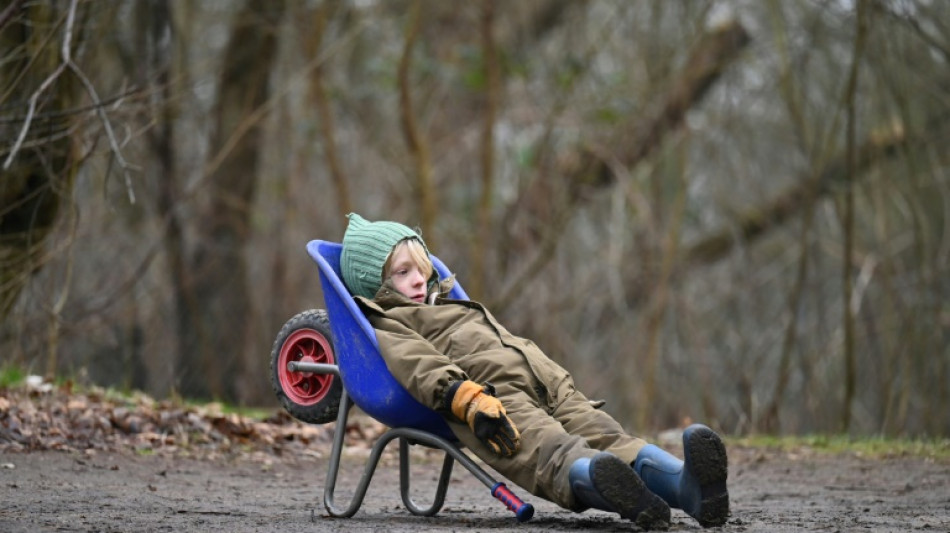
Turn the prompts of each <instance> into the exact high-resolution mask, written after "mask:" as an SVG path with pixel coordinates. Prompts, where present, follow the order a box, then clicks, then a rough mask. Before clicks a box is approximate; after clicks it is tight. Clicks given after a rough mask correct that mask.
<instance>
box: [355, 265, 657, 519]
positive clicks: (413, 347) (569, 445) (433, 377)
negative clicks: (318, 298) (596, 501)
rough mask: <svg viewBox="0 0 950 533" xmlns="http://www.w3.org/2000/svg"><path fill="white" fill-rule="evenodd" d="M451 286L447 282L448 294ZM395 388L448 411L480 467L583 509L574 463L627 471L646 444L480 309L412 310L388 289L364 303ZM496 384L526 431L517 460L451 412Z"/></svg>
mask: <svg viewBox="0 0 950 533" xmlns="http://www.w3.org/2000/svg"><path fill="white" fill-rule="evenodd" d="M452 283H453V280H451V279H449V280H447V281H445V282H443V283H442V286H441V288H440V294H442V295H446V294H447V293H448V289H449V288H451V284H452ZM356 299H357V301H358V303H359V305H360V307H361V308H362V310H363V312H364V313H365V314H366V317H367V319H368V320H369V322H370V324H372V326H373V328H374V329H375V330H376V338H377V341H378V342H379V347H380V353H381V354H382V356H383V359H384V360H385V362H386V366H387V368H388V369H389V371H390V372H391V373H392V374H393V376H394V377H395V378H396V380H397V381H398V382H399V383H400V384H401V385H402V386H403V387H405V388H406V390H407V391H408V392H409V394H410V395H412V396H413V397H414V398H415V399H416V400H418V401H419V402H420V403H422V404H424V405H427V406H429V407H430V408H432V409H434V410H436V411H439V412H441V413H442V414H443V415H444V416H445V417H446V420H447V422H448V424H449V427H450V428H451V430H452V432H453V433H454V434H455V436H456V437H457V438H458V439H459V441H461V442H462V444H464V445H465V446H466V447H468V448H469V449H470V450H472V451H473V452H474V453H475V454H476V455H477V456H478V457H479V458H481V459H482V460H483V461H485V462H486V463H488V464H489V465H490V466H491V467H492V468H494V469H495V470H497V471H498V472H500V473H501V474H502V475H504V476H505V477H507V478H508V479H510V480H511V481H513V482H515V483H517V484H518V485H520V486H521V487H523V488H524V489H525V490H528V491H530V492H531V493H532V494H535V495H538V496H541V497H544V498H547V499H549V500H551V501H553V502H555V503H557V504H559V505H561V506H563V507H566V508H569V509H575V510H580V508H579V507H577V504H576V503H575V502H574V498H573V495H572V493H571V490H570V487H569V483H568V477H567V476H568V470H569V469H570V466H571V464H573V462H574V461H575V460H576V459H579V458H581V457H592V456H593V455H594V454H596V453H597V452H598V451H601V450H604V451H610V452H613V453H614V454H615V455H617V456H618V457H620V458H621V459H623V460H624V461H626V462H628V463H632V462H633V461H634V459H635V458H636V455H637V453H638V452H639V450H640V448H642V447H643V446H644V445H645V444H646V443H645V442H644V441H643V440H641V439H639V438H635V437H631V436H629V435H627V434H626V433H625V432H624V431H623V428H622V427H621V426H620V424H619V423H617V422H616V421H615V420H614V419H613V418H612V417H610V416H609V415H607V414H606V413H605V412H603V411H600V410H598V409H595V408H594V407H593V406H592V405H591V402H590V401H589V400H588V399H587V398H586V397H585V396H584V395H583V394H581V393H580V392H578V391H577V390H576V389H575V387H574V380H573V379H572V378H571V376H570V374H569V373H568V372H567V371H566V370H565V369H564V368H562V367H561V366H560V365H558V364H557V363H555V362H554V361H552V360H551V359H549V358H548V357H547V356H546V355H545V354H544V353H543V352H542V351H541V350H540V349H539V348H538V347H537V345H535V344H534V343H533V342H531V341H530V340H527V339H524V338H521V337H518V336H516V335H513V334H511V333H510V332H509V331H508V330H507V329H506V328H505V327H504V326H502V325H501V324H500V323H499V322H498V321H497V320H496V319H495V318H494V316H492V314H491V313H489V312H488V310H487V309H485V308H484V306H482V305H481V304H479V303H477V302H473V301H468V300H452V299H448V298H444V297H441V296H440V297H438V298H437V299H436V301H435V305H427V304H420V303H416V302H413V301H412V300H410V299H409V298H406V297H405V296H403V295H402V294H400V293H399V292H398V291H396V290H395V289H394V288H393V286H392V285H391V284H390V283H389V282H387V283H385V284H383V286H382V287H381V288H380V290H379V292H378V293H377V294H376V297H375V298H374V299H373V300H368V299H365V298H362V297H357V298H356ZM461 380H472V381H475V382H476V383H479V384H484V383H491V384H493V385H494V386H495V390H496V392H497V397H498V398H499V399H500V400H501V402H502V405H503V406H504V407H505V409H506V410H507V412H508V416H509V417H510V418H511V420H512V422H513V423H514V424H515V425H516V426H517V427H518V430H519V431H520V432H521V448H520V449H519V450H518V452H516V453H515V454H514V455H513V456H512V457H502V456H499V455H496V454H495V453H493V452H492V451H491V449H490V448H488V447H487V446H485V445H484V444H482V443H481V442H480V441H478V439H476V438H475V436H474V434H473V433H472V431H471V430H470V428H469V427H468V425H466V424H465V423H464V422H462V421H459V420H458V419H456V418H455V417H454V416H453V415H452V414H451V411H450V410H449V406H448V405H446V398H445V391H446V390H447V389H448V388H449V387H450V386H451V385H452V384H453V383H455V382H457V381H461Z"/></svg>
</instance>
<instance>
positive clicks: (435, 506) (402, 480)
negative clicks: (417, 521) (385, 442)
mask: <svg viewBox="0 0 950 533" xmlns="http://www.w3.org/2000/svg"><path fill="white" fill-rule="evenodd" d="M454 464H455V459H453V458H452V456H451V455H449V454H448V453H446V454H445V459H444V460H443V461H442V474H441V475H440V476H439V486H438V487H437V488H436V491H435V499H434V500H433V502H432V505H430V506H429V507H428V508H426V509H422V508H420V507H417V506H416V504H415V502H413V501H412V498H411V497H410V496H409V440H408V439H406V438H405V437H400V438H399V492H400V494H401V495H402V503H404V504H405V505H406V509H409V512H410V513H412V514H414V515H418V516H435V514H436V513H438V512H439V511H440V510H441V509H442V505H443V504H444V503H445V493H446V491H447V490H448V488H449V479H450V478H451V477H452V466H453V465H454Z"/></svg>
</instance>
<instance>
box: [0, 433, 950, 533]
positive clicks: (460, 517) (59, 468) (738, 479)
mask: <svg viewBox="0 0 950 533" xmlns="http://www.w3.org/2000/svg"><path fill="white" fill-rule="evenodd" d="M389 448H390V450H388V451H387V452H386V454H385V455H384V456H383V460H382V461H381V463H380V467H379V468H378V470H377V472H376V474H375V475H374V477H373V480H372V483H371V485H370V489H369V492H368V494H367V496H366V499H365V501H364V503H363V506H362V508H361V509H360V511H359V512H358V513H357V514H356V515H355V516H354V517H352V518H349V519H336V518H330V517H328V515H327V514H326V512H325V510H324V508H323V504H322V498H323V487H324V482H325V476H326V459H325V458H324V457H321V456H320V455H322V454H321V452H314V453H310V454H303V455H300V454H298V455H296V456H288V455H286V454H285V455H283V456H274V455H270V454H240V455H234V456H231V457H230V458H229V457H226V456H222V457H217V458H204V459H196V458H183V457H180V456H178V455H161V454H149V455H143V454H136V453H133V452H121V451H118V452H116V451H106V452H101V451H96V452H76V451H71V452H62V451H39V452H29V453H23V452H16V453H0V502H2V504H0V531H7V532H20V531H22V532H27V531H29V532H36V531H176V532H177V531H339V532H347V533H349V532H355V531H387V532H412V531H420V530H423V531H459V530H473V531H520V532H542V531H543V532H550V531H575V530H592V531H631V530H636V529H638V528H636V526H634V525H633V524H631V523H630V522H626V521H623V520H620V519H619V518H616V517H615V516H614V515H611V514H608V513H604V512H600V511H587V512H585V513H582V514H575V513H571V512H569V511H564V510H561V509H559V508H558V507H556V506H554V505H552V504H550V503H547V502H545V501H543V500H539V499H538V498H534V497H531V496H530V495H528V494H525V493H524V491H518V489H517V488H515V490H516V492H518V493H519V495H520V496H521V497H522V498H524V499H525V500H527V501H530V502H531V503H532V504H533V505H534V506H535V509H536V512H535V517H534V519H532V520H531V521H530V522H526V523H524V524H518V523H517V522H516V521H515V519H514V517H513V515H511V514H510V512H509V511H507V510H506V509H505V508H504V507H503V506H502V505H501V504H500V503H499V502H498V501H497V500H495V499H494V498H492V497H491V496H490V495H489V493H488V489H486V488H485V487H484V486H483V485H481V484H480V483H479V482H478V481H476V480H475V479H474V478H473V477H472V476H471V475H469V474H468V472H466V471H465V470H464V469H462V468H461V467H458V466H457V467H456V469H455V471H454V473H453V476H452V480H453V481H452V483H451V485H450V487H449V490H448V495H447V498H446V503H445V506H444V507H443V509H442V511H441V512H440V513H439V514H438V515H437V516H435V517H432V518H426V517H416V516H413V515H411V514H410V513H409V512H408V511H407V510H406V509H405V508H404V507H403V506H402V503H401V501H400V497H399V489H398V486H399V485H398V483H399V480H398V467H397V463H396V460H395V459H396V456H395V450H396V448H397V446H396V445H395V443H391V444H390V446H389ZM413 450H414V451H413V464H412V472H413V476H412V483H413V492H412V494H413V499H414V500H415V501H416V502H417V503H418V504H420V505H422V504H425V503H427V502H428V501H429V498H430V495H431V494H432V493H433V492H434V487H435V485H436V481H437V477H438V472H439V468H440V466H441V459H440V457H439V456H438V455H436V452H434V451H432V450H426V449H421V448H418V447H414V448H413ZM673 451H676V450H675V449H674V450H673ZM729 455H730V472H729V491H730V495H731V507H732V515H731V517H730V519H729V521H728V523H727V524H726V525H725V526H723V527H722V528H719V529H721V530H724V531H743V532H746V531H777V532H783V531H829V532H835V531H915V530H920V531H950V465H948V464H945V463H943V464H941V463H938V462H934V461H931V460H927V459H923V458H919V457H904V458H892V459H874V460H869V459H862V458H859V457H855V456H853V455H844V456H830V455H824V454H817V453H810V452H808V451H807V450H805V451H802V452H794V453H792V452H778V451H771V450H759V449H748V448H741V447H738V446H731V447H729ZM364 456H365V450H363V451H360V450H355V451H354V452H353V453H349V454H348V455H347V456H346V457H345V460H344V465H343V468H342V471H341V474H340V479H339V481H338V489H337V494H336V502H337V505H342V504H345V503H347V502H349V494H350V489H352V488H353V487H355V486H356V483H357V482H358V480H359V478H360V476H361V474H362V464H363V463H362V461H363V457H364ZM670 529H671V530H673V531H682V530H697V529H699V526H698V525H697V524H696V522H694V521H693V520H692V519H690V517H688V516H687V515H685V514H683V513H681V512H680V511H674V512H673V524H672V527H671V528H670Z"/></svg>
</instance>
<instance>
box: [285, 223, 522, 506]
mask: <svg viewBox="0 0 950 533" xmlns="http://www.w3.org/2000/svg"><path fill="white" fill-rule="evenodd" d="M341 251H342V246H341V245H340V244H339V243H334V242H328V241H319V240H315V241H310V242H309V243H308V244H307V252H308V253H309V254H310V256H311V257H312V258H313V259H314V261H316V262H317V265H318V266H319V268H320V283H321V285H322V287H323V298H324V303H325V304H326V309H325V310H324V309H312V310H308V311H303V312H301V313H298V314H297V315H295V316H294V317H293V318H291V319H290V320H289V321H287V323H286V324H284V326H283V327H282V328H281V330H280V332H279V333H278V335H277V338H276V340H275V341H274V346H273V348H272V350H271V373H270V374H271V384H272V386H273V388H274V392H275V393H276V394H277V398H278V399H279V400H280V402H281V405H282V406H283V407H284V409H286V410H287V412H288V413H290V414H291V415H292V416H294V417H295V418H297V419H299V420H302V421H304V422H307V423H311V424H324V423H327V422H332V421H334V420H335V421H336V428H335V431H334V435H333V446H332V449H331V452H330V462H329V465H328V469H327V481H326V485H325V486H324V492H323V504H324V506H325V507H326V510H327V512H328V513H329V514H330V515H331V516H334V517H343V518H348V517H351V516H353V515H354V514H356V512H357V511H358V510H359V508H360V506H361V505H362V504H363V498H364V497H365V495H366V490H367V488H368V487H369V483H370V481H371V480H372V477H373V473H374V472H375V471H376V466H377V464H378V463H379V458H380V456H381V455H382V452H383V449H384V448H385V447H386V445H387V444H388V443H389V442H391V441H392V440H394V439H399V491H400V495H401V497H402V501H403V503H404V504H405V506H406V508H407V509H408V510H409V511H410V512H411V513H412V514H414V515H419V516H434V515H435V514H437V513H438V512H439V511H440V510H441V509H442V506H443V504H444V503H445V494H446V490H447V489H448V484H449V479H450V477H451V475H452V468H453V465H454V463H455V462H456V461H458V463H459V464H461V465H462V466H463V467H464V468H465V469H466V470H468V471H469V472H471V473H472V474H473V475H474V476H475V477H476V478H477V479H478V480H479V481H481V482H482V483H483V484H484V485H485V486H486V487H488V488H489V489H490V492H491V495H492V496H494V497H495V498H497V499H498V500H500V501H501V502H503V503H504V504H505V505H506V506H507V507H508V509H510V510H511V511H512V512H514V513H515V516H516V518H517V519H518V521H519V522H524V521H527V520H530V519H531V517H532V516H533V515H534V508H533V507H532V506H531V504H530V503H525V502H524V501H522V500H521V499H520V498H518V496H516V495H515V494H514V493H513V492H512V491H511V490H510V489H509V488H508V487H507V486H506V485H505V484H504V483H502V482H499V481H496V480H495V479H494V478H493V477H492V476H491V475H489V474H488V473H487V472H485V470H484V469H482V468H481V467H480V466H479V465H478V464H476V463H475V462H474V461H473V460H472V459H471V458H470V457H469V456H467V455H466V454H465V453H463V452H462V451H461V449H460V448H459V444H458V440H457V439H456V438H455V436H454V435H453V434H452V432H451V430H450V429H449V427H448V425H447V424H446V422H445V420H444V419H443V418H442V416H441V415H440V414H438V413H436V412H435V411H433V410H432V409H429V408H428V407H426V406H424V405H422V404H421V403H419V402H418V401H416V399H415V398H413V397H412V396H410V395H409V393H408V392H407V391H406V390H405V389H404V388H403V387H402V385H400V384H399V383H398V382H397V381H396V379H395V378H394V377H393V376H392V374H391V373H390V372H389V369H388V368H386V363H385V362H384V361H383V358H382V356H381V355H380V353H379V344H378V343H377V340H376V333H375V331H373V328H372V326H371V325H370V323H369V321H368V320H367V319H366V317H365V316H363V313H362V312H361V311H360V309H359V307H358V306H357V305H356V302H355V301H354V300H353V297H352V295H351V294H350V292H349V291H348V290H347V289H346V286H344V285H343V282H342V281H341V279H342V278H341V275H340V252H341ZM431 257H432V262H433V264H434V265H435V268H436V270H437V271H438V273H439V277H440V278H445V277H447V276H449V275H450V273H449V270H448V268H446V266H445V264H443V263H442V261H440V260H439V259H438V258H436V257H435V256H431ZM450 296H451V297H452V298H456V299H465V300H467V299H468V295H466V294H465V291H464V290H463V289H462V287H461V285H459V284H456V285H455V287H454V288H453V289H452V292H451V293H450ZM353 404H356V405H357V406H358V407H359V408H360V409H362V410H363V411H364V412H365V413H366V414H368V415H369V416H371V417H373V418H374V419H376V420H378V421H379V422H382V423H383V424H385V425H386V426H388V427H389V428H391V429H389V430H388V431H387V432H386V433H384V434H383V435H382V436H381V437H380V438H379V439H378V440H377V441H376V443H374V445H373V448H372V450H371V452H370V455H369V458H368V459H367V462H366V466H365V467H364V469H363V475H362V477H361V479H360V482H359V484H358V486H357V488H356V491H355V493H354V495H353V497H352V499H351V501H350V503H349V505H347V506H346V507H345V508H340V507H337V505H336V504H335V503H334V501H333V494H334V491H335V489H336V478H337V473H338V472H339V468H340V458H341V455H342V451H343V439H344V436H345V434H346V422H347V418H348V416H349V411H350V407H351V406H352V405H353ZM412 444H421V445H424V446H428V447H431V448H438V449H440V450H442V451H444V452H445V458H444V460H443V463H442V473H441V475H440V476H439V483H438V486H437V488H436V494H435V497H434V499H433V502H432V504H431V505H429V506H428V507H420V506H418V505H416V504H415V502H413V501H412V499H411V498H410V496H409V480H410V477H409V466H410V465H409V446H410V445H412Z"/></svg>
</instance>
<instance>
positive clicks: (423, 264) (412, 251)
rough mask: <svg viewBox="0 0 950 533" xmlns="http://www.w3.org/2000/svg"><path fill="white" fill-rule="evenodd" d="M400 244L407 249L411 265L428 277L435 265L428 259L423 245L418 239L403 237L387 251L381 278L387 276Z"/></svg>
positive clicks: (384, 278)
mask: <svg viewBox="0 0 950 533" xmlns="http://www.w3.org/2000/svg"><path fill="white" fill-rule="evenodd" d="M401 246H405V247H407V248H408V249H409V259H410V260H411V261H412V263H413V265H415V266H416V268H418V269H419V270H420V271H422V272H423V274H425V277H426V279H429V278H430V277H431V276H432V271H433V270H435V267H433V266H432V260H431V259H429V254H428V252H426V249H425V247H424V246H423V245H422V243H421V242H419V239H403V240H401V241H399V242H397V243H396V245H395V246H393V249H392V251H390V252H389V257H387V258H386V262H385V263H384V264H383V280H386V279H387V278H389V276H390V274H391V272H390V270H391V269H392V266H393V265H392V262H393V257H394V256H395V255H396V250H399V248H400V247H401Z"/></svg>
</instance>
